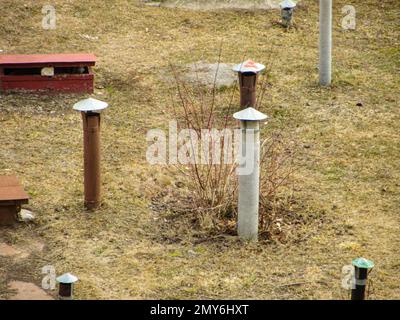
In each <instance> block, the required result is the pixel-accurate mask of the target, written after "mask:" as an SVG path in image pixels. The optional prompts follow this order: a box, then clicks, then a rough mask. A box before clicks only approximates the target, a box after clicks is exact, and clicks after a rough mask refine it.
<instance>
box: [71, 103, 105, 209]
mask: <svg viewBox="0 0 400 320" xmlns="http://www.w3.org/2000/svg"><path fill="white" fill-rule="evenodd" d="M107 106H108V104H107V103H106V102H103V101H99V100H96V99H92V98H89V99H85V100H82V101H80V102H78V103H76V104H75V105H74V110H77V111H80V112H81V114H82V120H83V150H84V169H85V170H84V189H85V207H86V209H88V210H94V209H97V208H98V207H99V206H100V203H101V179H100V111H101V110H103V109H105V108H107Z"/></svg>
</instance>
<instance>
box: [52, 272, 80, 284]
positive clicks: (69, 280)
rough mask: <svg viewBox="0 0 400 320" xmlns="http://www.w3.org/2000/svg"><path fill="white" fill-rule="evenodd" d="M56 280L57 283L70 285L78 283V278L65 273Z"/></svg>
mask: <svg viewBox="0 0 400 320" xmlns="http://www.w3.org/2000/svg"><path fill="white" fill-rule="evenodd" d="M56 280H57V282H59V283H64V284H70V283H75V282H77V281H78V277H76V276H74V275H73V274H70V273H65V274H63V275H62V276H59V277H58V278H57V279H56Z"/></svg>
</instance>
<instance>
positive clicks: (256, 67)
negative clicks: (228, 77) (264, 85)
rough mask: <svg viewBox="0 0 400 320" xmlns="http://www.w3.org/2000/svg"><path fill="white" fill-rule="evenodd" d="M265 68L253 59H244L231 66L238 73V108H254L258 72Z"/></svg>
mask: <svg viewBox="0 0 400 320" xmlns="http://www.w3.org/2000/svg"><path fill="white" fill-rule="evenodd" d="M264 69H265V66H264V65H262V64H260V63H256V62H254V61H253V60H246V61H244V62H242V63H240V64H238V65H236V66H234V67H233V69H232V70H233V71H235V72H237V73H238V76H239V86H240V108H241V109H242V110H244V109H247V108H255V106H256V102H257V96H256V88H257V80H258V74H259V73H260V72H261V71H262V70H264Z"/></svg>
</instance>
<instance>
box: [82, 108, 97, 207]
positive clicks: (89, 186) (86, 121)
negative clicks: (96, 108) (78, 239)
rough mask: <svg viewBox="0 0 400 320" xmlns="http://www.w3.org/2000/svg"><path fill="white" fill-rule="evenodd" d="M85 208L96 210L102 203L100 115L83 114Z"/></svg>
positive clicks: (92, 113)
mask: <svg viewBox="0 0 400 320" xmlns="http://www.w3.org/2000/svg"><path fill="white" fill-rule="evenodd" d="M82 119H83V154H84V189H85V207H86V208H87V209H88V210H93V209H96V208H98V207H99V206H100V203H101V179H100V176H101V175H100V160H101V159H100V114H99V113H94V112H82Z"/></svg>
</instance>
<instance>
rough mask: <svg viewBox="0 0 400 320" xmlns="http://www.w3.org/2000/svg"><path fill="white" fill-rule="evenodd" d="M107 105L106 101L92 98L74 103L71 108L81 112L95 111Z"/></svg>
mask: <svg viewBox="0 0 400 320" xmlns="http://www.w3.org/2000/svg"><path fill="white" fill-rule="evenodd" d="M107 107H108V103H107V102H104V101H100V100H97V99H93V98H88V99H85V100H81V101H79V102H78V103H75V104H74V107H73V109H74V110H77V111H81V112H97V113H99V112H100V111H101V110H104V109H105V108H107Z"/></svg>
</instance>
